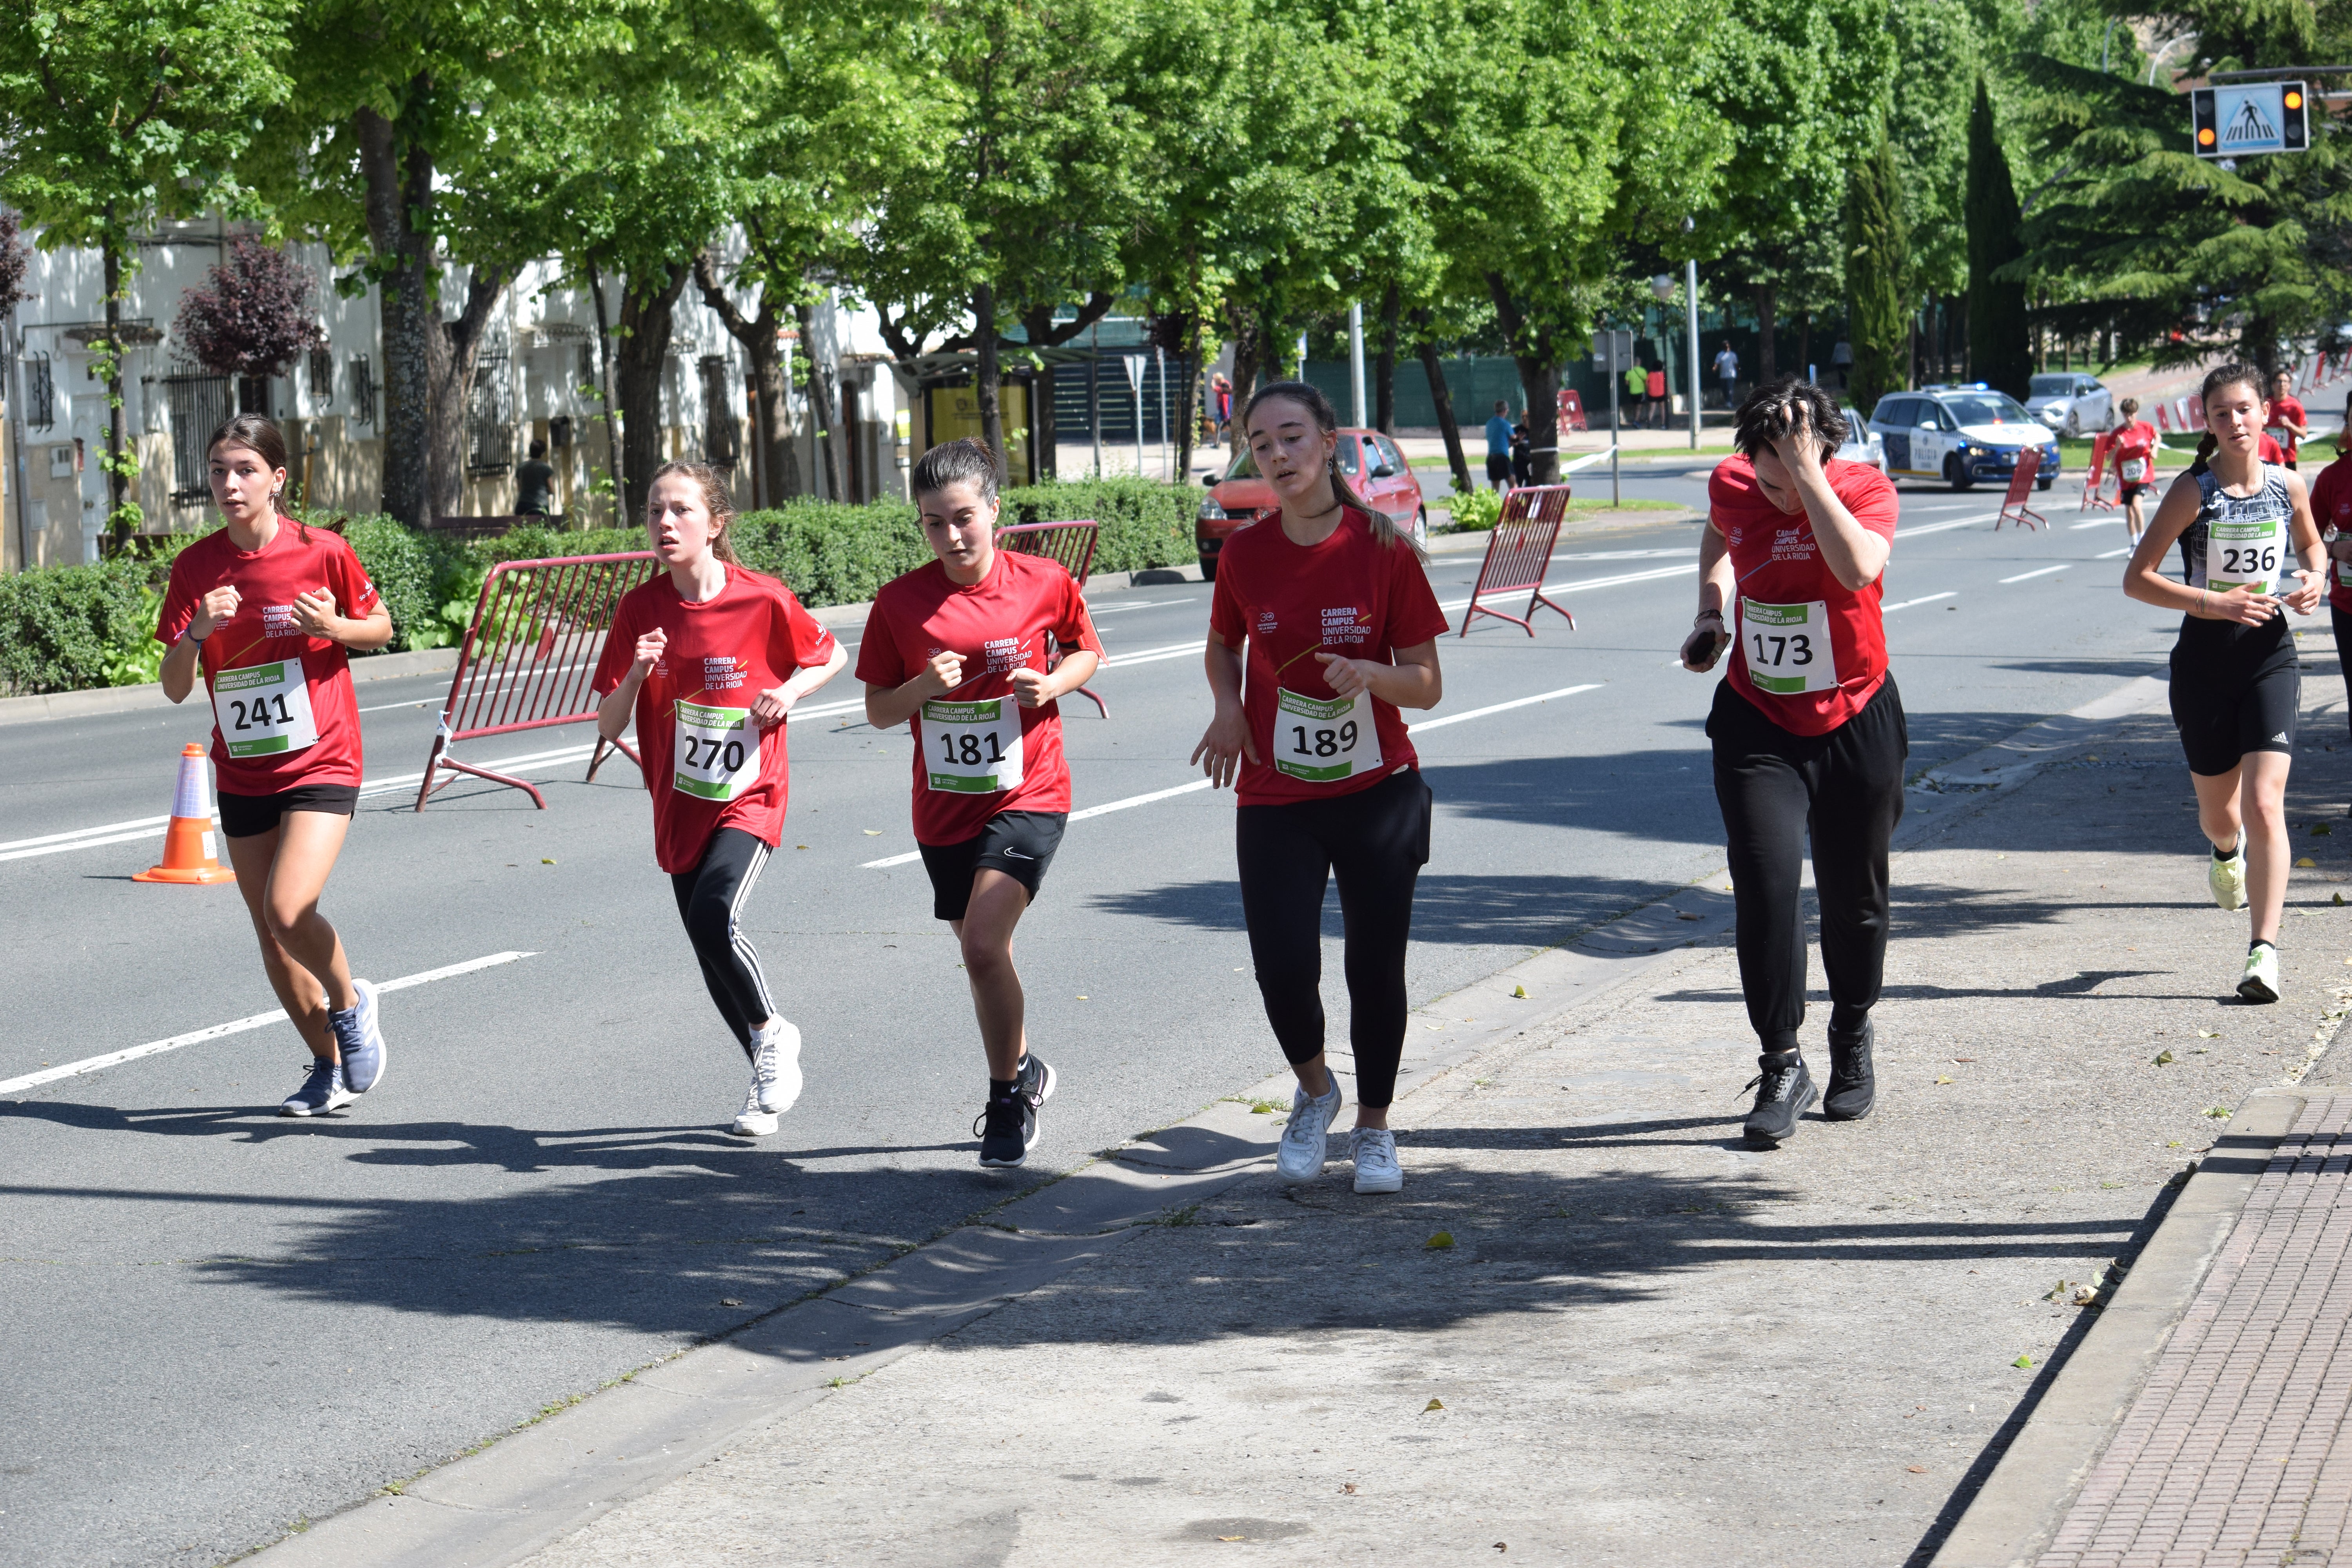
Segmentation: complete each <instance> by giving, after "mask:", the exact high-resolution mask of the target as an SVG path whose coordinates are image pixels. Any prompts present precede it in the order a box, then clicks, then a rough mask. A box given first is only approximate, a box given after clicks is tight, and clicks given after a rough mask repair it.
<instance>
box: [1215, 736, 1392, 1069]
mask: <svg viewBox="0 0 2352 1568" xmlns="http://www.w3.org/2000/svg"><path fill="white" fill-rule="evenodd" d="M1429 814H1430V794H1429V785H1428V784H1424V783H1423V782H1422V777H1421V774H1420V773H1419V772H1418V771H1416V770H1414V769H1412V768H1402V769H1399V770H1398V771H1397V772H1395V773H1391V774H1390V775H1389V776H1388V777H1387V778H1384V779H1382V780H1381V782H1380V783H1378V784H1374V785H1372V786H1371V788H1370V789H1362V790H1357V791H1356V792H1354V793H1353V794H1351V795H1336V796H1334V797H1332V798H1331V799H1328V800H1309V801H1298V802H1294V803H1292V804H1289V805H1244V806H1243V807H1241V808H1240V809H1239V810H1237V811H1235V812H1234V821H1235V827H1234V850H1235V853H1236V856H1237V858H1239V860H1240V862H1241V883H1242V918H1243V919H1244V921H1246V922H1248V925H1249V940H1250V959H1251V961H1252V963H1254V964H1255V967H1256V969H1257V988H1258V994H1260V995H1261V996H1263V997H1264V998H1265V1017H1266V1022H1267V1023H1269V1024H1271V1025H1273V1026H1274V1037H1275V1038H1276V1040H1277V1041H1279V1042H1280V1043H1281V1046H1282V1054H1283V1056H1284V1057H1285V1058H1287V1059H1288V1060H1289V1061H1290V1063H1291V1064H1292V1065H1293V1066H1296V1065H1297V1064H1298V1063H1300V1062H1304V1061H1311V1060H1312V1059H1314V1058H1316V1057H1317V1056H1319V1055H1320V1054H1322V1050H1323V985H1322V982H1323V889H1325V887H1326V886H1327V885H1328V883H1329V881H1330V880H1331V879H1332V878H1334V877H1336V878H1338V879H1339V918H1340V921H1341V922H1342V924H1343V927H1344V929H1345V931H1346V932H1347V949H1346V959H1345V966H1346V971H1347V977H1348V1037H1349V1047H1350V1048H1351V1049H1352V1050H1353V1051H1354V1052H1355V1057H1356V1100H1357V1103H1358V1104H1360V1105H1368V1106H1370V1107H1373V1108H1374V1109H1376V1110H1377V1109H1379V1108H1380V1107H1381V1106H1385V1105H1387V1104H1388V1103H1389V1102H1390V1101H1391V1100H1394V1099H1395V1098H1396V1079H1397V1063H1398V1061H1399V1059H1400V1058H1402V1057H1403V1055H1404V1023H1405V1011H1406V1007H1405V990H1404V955H1405V945H1406V942H1407V941H1408V940H1409V939H1410V938H1411V936H1412V889H1413V883H1414V882H1415V881H1417V880H1418V879H1420V876H1421V868H1422V867H1423V865H1425V864H1427V863H1428V860H1429Z"/></svg>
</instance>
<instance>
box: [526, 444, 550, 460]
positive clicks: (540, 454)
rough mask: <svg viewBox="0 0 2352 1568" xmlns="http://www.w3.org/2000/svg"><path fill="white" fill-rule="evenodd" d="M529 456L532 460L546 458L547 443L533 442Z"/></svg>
mask: <svg viewBox="0 0 2352 1568" xmlns="http://www.w3.org/2000/svg"><path fill="white" fill-rule="evenodd" d="M530 455H531V456H532V457H533V458H544V457H546V456H547V443H546V442H544V441H533V442H532V443H531V444H530Z"/></svg>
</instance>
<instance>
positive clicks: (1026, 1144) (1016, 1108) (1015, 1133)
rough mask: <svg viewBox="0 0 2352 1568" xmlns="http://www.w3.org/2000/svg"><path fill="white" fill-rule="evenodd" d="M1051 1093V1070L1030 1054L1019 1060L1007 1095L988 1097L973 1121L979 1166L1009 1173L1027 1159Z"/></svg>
mask: <svg viewBox="0 0 2352 1568" xmlns="http://www.w3.org/2000/svg"><path fill="white" fill-rule="evenodd" d="M1053 1092H1054V1069H1053V1068H1050V1067H1047V1066H1046V1065H1045V1059H1044V1058H1041V1057H1040V1056H1038V1055H1037V1053H1036V1052H1034V1051H1032V1052H1030V1053H1029V1055H1028V1056H1027V1057H1025V1058H1023V1059H1022V1063H1021V1071H1020V1074H1019V1075H1018V1076H1017V1077H1015V1078H1014V1079H1013V1091H1012V1092H1011V1093H1010V1094H991V1095H990V1096H989V1097H988V1104H987V1105H986V1106H985V1107H983V1108H982V1110H981V1113H980V1115H979V1117H978V1118H977V1119H976V1120H974V1121H973V1122H972V1124H971V1130H972V1131H974V1132H975V1133H977V1134H979V1136H980V1163H982V1164H983V1165H987V1166H990V1167H992V1168H995V1169H1000V1170H1001V1169H1008V1168H1010V1167H1012V1166H1014V1165H1018V1164H1020V1163H1022V1162H1023V1161H1024V1160H1026V1159H1027V1158H1029V1151H1030V1150H1031V1149H1033V1148H1034V1147H1036V1143H1037V1108H1038V1107H1039V1106H1041V1105H1043V1104H1045V1101H1046V1100H1047V1099H1049V1098H1050V1097H1051V1096H1052V1094H1053Z"/></svg>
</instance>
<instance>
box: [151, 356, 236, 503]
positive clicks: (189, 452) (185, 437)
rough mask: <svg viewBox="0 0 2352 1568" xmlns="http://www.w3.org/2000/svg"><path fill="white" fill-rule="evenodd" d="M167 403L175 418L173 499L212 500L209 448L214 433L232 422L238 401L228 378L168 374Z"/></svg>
mask: <svg viewBox="0 0 2352 1568" xmlns="http://www.w3.org/2000/svg"><path fill="white" fill-rule="evenodd" d="M163 403H164V406H165V407H166V408H167V409H168V410H169V411H170V413H171V419H172V499H173V500H175V501H204V500H211V499H212V493H213V487H212V476H211V473H210V472H209V464H208V461H207V459H208V458H209V456H210V454H209V451H208V449H207V448H208V447H209V445H210V443H211V441H212V435H213V432H214V431H215V430H217V429H219V428H220V427H221V426H223V425H225V424H226V423H227V422H228V418H229V416H231V415H233V414H235V413H236V411H237V410H236V396H235V395H234V393H233V392H232V390H231V388H230V384H229V378H228V377H227V376H225V375H167V376H165V377H164V378H163Z"/></svg>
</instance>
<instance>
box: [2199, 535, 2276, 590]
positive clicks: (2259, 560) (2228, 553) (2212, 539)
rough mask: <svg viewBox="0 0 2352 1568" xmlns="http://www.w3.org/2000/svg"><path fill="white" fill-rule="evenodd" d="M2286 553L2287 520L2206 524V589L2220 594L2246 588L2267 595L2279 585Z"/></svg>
mask: <svg viewBox="0 0 2352 1568" xmlns="http://www.w3.org/2000/svg"><path fill="white" fill-rule="evenodd" d="M2285 553H2286V520H2285V519H2284V518H2283V517H2264V518H2254V519H2251V520H2249V521H2243V522H2211V523H2208V524H2206V525H2205V582H2204V584H2203V585H2204V586H2205V587H2208V588H2210V589H2211V590H2213V592H2215V593H2216V594H2226V593H2228V592H2229V591H2230V590H2231V589H2232V588H2246V589H2250V590H2251V591H2252V592H2254V593H2257V594H2267V593H2270V592H2272V591H2273V588H2274V587H2275V586H2276V585H2277V578H2278V569H2279V560H2280V558H2281V557H2282V556H2283V555H2284V554H2285Z"/></svg>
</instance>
